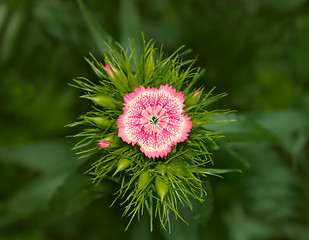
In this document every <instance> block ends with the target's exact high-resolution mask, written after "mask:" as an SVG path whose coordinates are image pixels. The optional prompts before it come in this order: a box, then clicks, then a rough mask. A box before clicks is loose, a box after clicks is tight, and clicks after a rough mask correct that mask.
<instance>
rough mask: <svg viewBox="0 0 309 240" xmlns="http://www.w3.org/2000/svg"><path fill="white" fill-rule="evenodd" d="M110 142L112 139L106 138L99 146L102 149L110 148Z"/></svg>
mask: <svg viewBox="0 0 309 240" xmlns="http://www.w3.org/2000/svg"><path fill="white" fill-rule="evenodd" d="M108 140H110V138H105V139H103V140H101V141H100V142H99V143H98V146H99V147H100V148H102V147H107V146H109V145H110V143H109V142H108Z"/></svg>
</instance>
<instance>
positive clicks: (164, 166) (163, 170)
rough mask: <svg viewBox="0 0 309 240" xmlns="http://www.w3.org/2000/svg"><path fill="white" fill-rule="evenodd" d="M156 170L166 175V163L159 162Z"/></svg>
mask: <svg viewBox="0 0 309 240" xmlns="http://www.w3.org/2000/svg"><path fill="white" fill-rule="evenodd" d="M156 171H157V172H158V173H160V174H161V175H162V176H164V174H165V172H166V165H163V164H159V165H158V166H156Z"/></svg>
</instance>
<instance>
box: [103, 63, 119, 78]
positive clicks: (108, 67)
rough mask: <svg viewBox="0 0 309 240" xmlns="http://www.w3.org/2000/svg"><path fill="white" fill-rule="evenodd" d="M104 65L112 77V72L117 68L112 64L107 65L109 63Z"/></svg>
mask: <svg viewBox="0 0 309 240" xmlns="http://www.w3.org/2000/svg"><path fill="white" fill-rule="evenodd" d="M104 67H105V69H106V71H107V72H108V73H109V74H110V75H111V76H112V77H114V74H113V72H117V70H116V69H115V68H114V67H113V66H111V65H109V64H105V66H104Z"/></svg>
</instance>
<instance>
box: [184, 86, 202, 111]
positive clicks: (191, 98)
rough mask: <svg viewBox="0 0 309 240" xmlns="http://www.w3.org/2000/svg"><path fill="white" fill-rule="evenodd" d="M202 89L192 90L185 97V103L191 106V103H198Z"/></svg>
mask: <svg viewBox="0 0 309 240" xmlns="http://www.w3.org/2000/svg"><path fill="white" fill-rule="evenodd" d="M202 93H203V90H201V91H198V90H197V91H195V92H192V93H190V94H189V95H188V97H187V98H186V101H185V105H186V106H187V107H188V106H192V105H196V104H197V103H198V101H199V100H200V98H201V96H202Z"/></svg>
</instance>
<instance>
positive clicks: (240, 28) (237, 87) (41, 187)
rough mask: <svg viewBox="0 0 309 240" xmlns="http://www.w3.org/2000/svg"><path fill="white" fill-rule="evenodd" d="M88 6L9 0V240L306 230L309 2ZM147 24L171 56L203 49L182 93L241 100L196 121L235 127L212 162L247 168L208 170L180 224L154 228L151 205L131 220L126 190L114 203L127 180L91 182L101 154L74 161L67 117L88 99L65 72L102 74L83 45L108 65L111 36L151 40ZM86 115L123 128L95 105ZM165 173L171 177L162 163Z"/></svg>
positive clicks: (242, 237)
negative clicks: (211, 118)
mask: <svg viewBox="0 0 309 240" xmlns="http://www.w3.org/2000/svg"><path fill="white" fill-rule="evenodd" d="M83 3H84V4H83V6H81V5H82V3H81V1H80V2H79V4H78V2H77V1H75V0H66V1H62V0H52V1H50V0H39V1H38V0H3V1H0V72H1V77H0V115H1V117H0V130H1V134H0V145H1V146H0V239H1V240H2V239H5V240H16V239H29V240H30V239H31V240H33V239H35V240H43V239H44V240H54V239H68V240H70V239H74V240H79V239H82V240H84V239H115V240H120V239H129V240H136V239H145V240H150V239H151V240H157V239H160V240H161V239H162V240H168V239H177V240H180V239H200V240H202V239H215V240H230V239H231V240H234V239H235V240H250V239H257V240H259V239H263V240H264V239H268V240H278V239H291V240H292V239H293V240H294V239H297V240H298V239H299V240H307V239H309V232H308V225H309V211H308V207H307V205H308V204H307V203H308V201H309V197H308V196H309V194H308V192H309V191H308V184H307V183H308V182H309V178H308V176H309V166H308V113H309V85H308V77H309V68H308V67H307V65H308V64H307V63H308V61H309V48H308V41H309V27H308V26H309V18H308V16H309V15H308V14H309V5H308V0H295V1H278V0H268V1H259V0H250V1H248V0H239V1H228V0H221V1H204V0H194V1H187V0H157V1H141V0H130V1H128V0H119V1H101V0H87V1H83ZM85 11H87V12H85ZM87 18H88V19H87ZM93 24H94V25H95V26H96V27H94V26H92V25H93ZM90 29H92V30H90ZM98 29H100V30H98ZM141 31H143V32H144V34H145V38H146V39H152V38H153V39H155V40H156V43H158V46H160V44H164V50H165V55H164V58H165V57H167V56H168V55H170V54H172V53H173V52H174V51H175V49H177V48H178V47H179V46H180V45H183V44H185V45H186V46H187V48H191V49H192V50H191V52H187V55H182V56H181V54H179V56H181V57H183V59H184V61H185V60H187V59H192V58H194V57H195V56H196V55H198V59H197V61H196V63H195V64H197V65H198V66H201V68H205V69H206V70H205V71H201V72H200V74H199V75H198V77H197V78H195V82H194V84H193V82H192V86H191V88H190V91H188V92H187V93H186V96H187V97H188V96H189V94H191V93H193V92H195V91H196V90H201V89H202V88H204V91H203V96H205V93H207V92H209V91H210V90H211V88H212V87H213V86H216V88H215V89H214V90H213V95H216V94H217V93H220V92H227V93H228V96H227V97H224V98H221V99H220V101H218V102H213V103H212V104H211V105H209V108H211V110H212V109H216V108H220V109H221V108H223V109H224V108H232V109H236V110H237V111H238V113H237V114H233V113H231V114H226V115H225V116H224V118H221V119H220V117H217V118H215V120H216V121H217V122H219V121H225V120H232V119H234V120H235V119H236V120H237V121H234V122H230V123H229V124H209V125H203V123H202V122H200V123H199V124H200V125H202V127H201V128H203V129H205V130H209V131H210V130H211V131H217V132H222V133H223V135H225V136H226V137H224V138H217V140H216V141H217V144H219V145H220V149H219V148H217V147H211V145H209V147H210V148H209V151H211V152H212V155H211V156H212V159H214V164H215V165H214V167H215V169H217V168H219V169H220V168H222V169H226V168H228V169H234V168H237V169H241V170H242V173H241V174H239V173H236V174H235V173H230V174H225V175H223V176H224V179H221V178H217V177H213V176H211V175H209V174H208V177H207V179H205V178H203V183H202V184H203V188H204V189H206V192H207V197H206V198H205V201H204V202H203V203H199V202H198V201H193V200H192V199H191V198H190V201H191V204H192V208H193V209H192V210H190V208H189V207H183V206H181V204H180V205H179V208H178V210H179V213H180V215H181V216H182V217H183V218H184V219H185V220H186V221H187V222H188V224H189V225H188V226H187V225H186V224H184V223H183V222H182V221H179V219H178V220H177V219H175V218H174V217H173V216H171V217H170V221H171V228H172V230H173V231H172V233H171V234H169V233H167V232H166V231H164V230H162V229H161V227H158V225H159V224H160V221H159V219H157V220H154V224H153V226H154V228H153V232H150V231H149V217H148V216H147V214H144V216H143V217H142V218H141V219H140V222H137V221H132V223H131V226H130V228H129V229H128V230H127V231H124V229H125V227H126V225H127V223H128V221H129V219H126V218H123V219H121V215H122V210H123V209H122V208H120V207H118V206H119V204H121V201H120V200H117V201H116V202H115V203H114V205H113V206H111V207H109V205H110V203H111V202H113V200H114V196H113V195H112V194H113V193H114V192H115V191H117V186H118V183H114V182H112V181H109V180H104V181H101V182H100V183H98V184H97V185H94V184H92V183H91V180H90V179H89V176H87V175H83V173H84V172H85V171H86V170H87V169H88V167H89V166H90V164H91V162H93V161H95V158H83V159H77V158H76V156H74V153H73V152H71V151H70V148H71V147H73V143H72V142H71V141H63V139H64V138H65V136H67V135H72V134H75V133H76V131H78V130H77V129H79V130H82V126H81V125H76V127H75V128H64V127H63V126H64V125H66V124H68V123H71V122H73V121H75V119H76V117H77V116H80V115H82V114H84V113H85V112H86V111H88V110H89V107H90V102H91V101H87V100H85V99H84V98H81V99H79V98H78V96H79V95H81V94H82V92H81V91H79V90H77V89H75V88H70V87H68V86H67V83H68V82H70V79H72V78H73V77H75V76H80V75H84V76H86V77H87V78H89V79H92V80H93V81H94V82H95V83H96V84H99V81H100V77H97V76H96V75H95V74H93V71H92V69H90V68H89V66H88V65H87V64H85V62H84V61H83V59H82V58H83V56H87V55H88V52H91V53H93V55H94V56H96V57H97V59H98V61H101V62H104V61H105V59H103V58H102V57H101V56H103V54H104V53H107V52H108V50H109V49H108V48H107V47H106V45H105V43H104V42H107V43H112V42H110V39H114V40H116V41H117V42H120V43H121V45H122V46H124V48H125V49H126V48H127V47H129V46H127V45H126V44H127V42H128V41H127V39H128V38H132V37H134V38H135V40H134V45H135V46H138V45H140V47H139V49H140V50H142V44H141V42H138V41H137V40H138V38H139V36H140V33H141ZM98 32H99V33H98ZM108 35H109V36H110V38H108V37H107V36H108ZM99 44H100V45H101V47H100V46H98V45H99ZM113 47H116V46H113ZM140 53H141V51H140ZM137 54H138V53H137ZM89 59H90V61H93V59H92V57H89ZM195 64H194V66H195ZM133 67H134V66H133ZM149 69H151V65H150V66H149ZM133 81H134V79H133ZM96 108H99V106H96ZM207 110H209V111H211V110H210V109H207ZM80 120H81V121H82V120H83V121H85V122H87V124H88V123H89V124H90V123H91V124H93V126H100V127H101V128H102V129H105V128H107V127H108V126H111V128H112V127H114V126H115V123H113V122H112V121H111V119H110V118H109V117H107V118H102V117H101V116H97V115H95V114H93V115H91V116H87V118H86V119H80ZM196 122H197V123H195V124H194V125H195V126H198V119H196ZM117 166H118V163H117ZM130 166H131V165H130ZM130 166H128V167H127V168H125V169H124V170H122V171H120V172H118V173H117V174H115V176H116V177H119V176H120V175H121V174H122V173H125V172H126V171H128V170H129V169H130ZM207 168H208V169H209V168H212V166H209V167H207ZM114 169H116V166H115V168H114ZM156 171H158V173H159V172H160V174H159V175H160V177H162V175H161V172H164V167H162V168H158V169H157V170H156ZM180 171H181V170H180ZM213 171H215V170H210V172H213ZM114 173H115V172H114V170H113V171H111V172H110V174H111V175H112V174H114ZM163 179H164V178H163ZM153 181H155V178H154V180H153ZM210 186H211V187H210ZM153 192H154V195H155V194H156V193H155V192H156V190H153ZM167 197H168V194H167V195H165V198H167ZM158 198H159V197H158ZM145 211H147V210H145Z"/></svg>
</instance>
